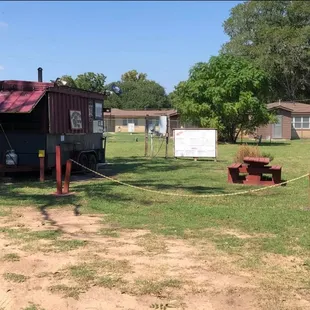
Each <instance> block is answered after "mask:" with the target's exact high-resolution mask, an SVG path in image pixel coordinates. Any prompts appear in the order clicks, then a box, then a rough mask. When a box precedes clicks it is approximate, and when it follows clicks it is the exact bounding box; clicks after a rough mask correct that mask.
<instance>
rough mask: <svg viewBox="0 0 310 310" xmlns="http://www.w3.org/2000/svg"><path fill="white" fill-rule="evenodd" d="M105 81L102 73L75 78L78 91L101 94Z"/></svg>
mask: <svg viewBox="0 0 310 310" xmlns="http://www.w3.org/2000/svg"><path fill="white" fill-rule="evenodd" d="M105 80H106V76H105V75H104V74H102V73H94V72H86V73H83V74H79V75H78V76H77V77H76V79H75V84H76V86H77V87H78V88H80V89H84V90H88V91H94V92H98V93H102V92H104V90H105V86H104V83H105Z"/></svg>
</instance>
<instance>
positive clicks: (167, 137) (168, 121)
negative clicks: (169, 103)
mask: <svg viewBox="0 0 310 310" xmlns="http://www.w3.org/2000/svg"><path fill="white" fill-rule="evenodd" d="M169 131H170V117H169V116H167V128H166V151H165V158H166V159H167V158H168V144H169Z"/></svg>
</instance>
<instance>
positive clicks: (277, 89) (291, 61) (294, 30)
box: [222, 1, 310, 100]
mask: <svg viewBox="0 0 310 310" xmlns="http://www.w3.org/2000/svg"><path fill="white" fill-rule="evenodd" d="M224 30H225V33H226V34H227V35H228V36H229V37H230V41H229V42H227V43H226V44H225V45H224V46H223V48H222V53H227V54H232V55H237V56H242V57H245V58H246V59H249V60H251V61H253V62H254V63H255V64H256V65H258V66H259V67H260V68H262V69H263V70H265V71H266V72H267V73H268V74H269V78H270V80H271V87H272V91H271V94H272V95H271V98H270V99H273V100H274V99H289V100H290V99H304V98H306V97H308V98H309V97H310V2H309V1H246V2H244V3H241V4H238V5H237V6H235V7H234V8H233V9H232V10H231V13H230V17H229V18H228V19H227V20H226V21H225V22H224Z"/></svg>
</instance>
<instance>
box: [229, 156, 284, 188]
mask: <svg viewBox="0 0 310 310" xmlns="http://www.w3.org/2000/svg"><path fill="white" fill-rule="evenodd" d="M243 162H244V163H233V164H231V165H230V166H228V167H227V168H228V183H239V184H248V185H273V184H279V183H281V172H282V167H281V166H269V163H270V159H269V158H266V157H245V158H244V159H243ZM240 174H241V175H240ZM264 175H271V180H266V177H265V176H264Z"/></svg>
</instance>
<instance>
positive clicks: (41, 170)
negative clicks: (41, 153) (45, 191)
mask: <svg viewBox="0 0 310 310" xmlns="http://www.w3.org/2000/svg"><path fill="white" fill-rule="evenodd" d="M44 159H45V158H44V157H40V182H44V179H45V176H44V170H45V166H44Z"/></svg>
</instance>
